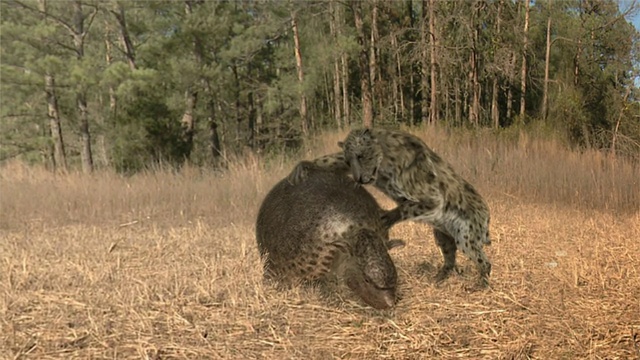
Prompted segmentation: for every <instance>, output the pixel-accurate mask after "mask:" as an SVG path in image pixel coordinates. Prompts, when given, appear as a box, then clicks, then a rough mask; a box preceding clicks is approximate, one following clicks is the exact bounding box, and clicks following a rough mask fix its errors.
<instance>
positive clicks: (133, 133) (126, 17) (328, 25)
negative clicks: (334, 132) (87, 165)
mask: <svg viewBox="0 0 640 360" xmlns="http://www.w3.org/2000/svg"><path fill="white" fill-rule="evenodd" d="M524 1H525V0H518V1H504V0H493V1H480V0H474V1H415V0H402V1H393V2H387V1H380V0H369V1H365V2H363V3H362V19H363V31H364V35H365V36H364V39H360V40H359V39H358V32H357V31H356V26H355V20H354V12H353V8H352V3H351V2H339V1H335V0H329V1H288V2H283V1H242V2H236V1H202V0H186V1H134V0H107V1H84V0H83V1H82V3H80V4H81V9H82V12H81V14H82V15H83V17H84V23H83V31H84V34H83V37H82V39H83V54H82V56H79V55H78V52H77V47H76V45H77V44H76V43H74V37H73V36H71V34H72V31H75V30H77V28H76V27H75V26H76V20H77V17H76V16H75V15H74V14H75V13H74V11H72V8H73V7H74V5H75V4H76V3H77V2H75V1H65V2H62V1H47V2H42V1H37V0H2V1H1V2H0V6H1V11H0V43H1V46H0V56H1V60H0V76H1V78H0V92H1V96H0V117H1V119H0V160H6V159H12V158H16V157H17V158H21V159H23V160H25V161H29V162H32V163H45V164H47V165H50V166H52V167H53V166H54V165H55V162H54V161H53V158H54V155H53V145H54V143H53V142H54V138H53V135H52V132H51V131H52V130H51V129H52V127H51V126H52V120H51V105H52V100H53V99H54V98H55V102H56V105H57V115H58V118H59V122H60V126H61V129H62V138H63V141H64V146H65V152H66V157H67V158H68V163H69V164H70V165H71V166H73V167H79V164H80V154H81V152H82V151H84V150H85V149H84V147H83V146H84V144H85V143H84V142H83V140H82V139H86V138H83V134H84V133H90V136H91V140H90V143H89V144H90V146H92V147H93V152H94V153H95V154H99V155H96V156H95V158H96V160H95V162H96V166H98V167H114V168H116V169H117V170H118V171H122V172H127V173H130V172H136V171H139V170H142V169H145V168H148V167H152V166H155V165H157V164H171V165H172V166H180V165H181V164H183V163H184V162H191V163H195V164H197V165H211V166H220V165H221V164H224V162H225V161H226V159H229V158H232V157H233V155H236V154H241V153H243V152H244V151H246V149H247V148H249V149H251V150H252V151H255V152H263V153H270V152H274V151H290V150H293V151H295V150H296V149H297V148H299V147H300V146H301V145H302V144H303V143H304V140H305V135H304V134H303V132H304V131H308V132H309V134H308V135H307V136H312V135H313V134H314V133H315V132H317V131H320V130H324V129H335V128H338V127H345V126H360V124H362V121H363V119H362V114H363V111H362V100H361V99H362V97H363V95H364V93H363V88H362V87H361V80H362V79H363V77H369V80H370V84H371V89H370V91H371V97H372V102H373V109H374V125H375V126H391V127H397V126H400V125H409V126H413V125H418V124H423V123H425V122H427V121H430V120H429V119H431V118H435V119H437V120H436V121H437V122H438V123H440V124H441V125H442V126H446V127H449V128H460V129H465V128H474V127H498V129H496V130H498V131H500V129H503V130H504V131H505V132H509V128H512V129H528V130H527V131H536V130H535V129H543V128H544V129H551V130H550V131H547V130H545V132H548V133H549V134H550V135H549V136H556V137H559V138H561V139H562V140H563V141H565V142H566V143H567V144H568V145H570V146H575V147H581V148H587V147H590V148H597V149H602V150H606V151H609V150H613V151H616V153H617V154H624V155H629V156H633V157H638V156H639V155H638V154H640V105H638V104H639V103H640V89H639V88H638V85H639V84H640V77H639V74H640V65H639V64H640V51H639V49H640V41H639V40H640V36H639V34H638V30H637V29H635V28H634V27H633V25H631V24H630V22H629V21H628V19H629V17H630V16H631V15H632V14H634V12H637V11H639V10H638V9H629V8H628V6H629V4H625V3H620V2H617V1H612V0H597V1H589V2H584V1H577V0H567V1H536V2H532V3H531V4H530V8H529V26H528V30H527V32H526V33H525V31H524V22H525V9H526V7H525V2H524ZM429 6H434V7H435V9H433V10H434V11H433V14H434V15H433V16H434V18H433V19H431V18H429V14H430V13H431V12H429ZM293 14H295V17H296V20H297V27H298V29H297V30H298V31H297V35H298V39H295V38H294V36H295V34H294V31H293V26H292V15H293ZM549 19H551V28H550V29H551V33H550V37H549V38H550V41H551V44H550V48H549V49H550V54H549V63H548V64H546V63H545V55H546V48H547V24H548V20H549ZM431 22H433V24H434V34H430V33H428V31H429V29H430V28H429V25H430V24H431ZM125 38H128V42H129V44H128V45H127V43H126V42H125ZM525 38H526V39H527V45H526V47H525V43H524V40H525ZM296 40H297V42H298V43H299V49H298V50H299V52H300V55H301V63H300V64H298V63H297V61H296V57H295V52H296V45H295V44H296ZM432 45H434V46H432ZM127 46H129V48H128V47H127ZM363 49H364V50H366V51H365V52H366V54H367V55H366V56H367V61H365V63H366V64H364V65H363V62H362V61H360V60H362V58H359V57H360V56H361V55H362V54H363V52H362V51H361V50H363ZM432 57H433V60H434V61H433V62H432V61H431V60H432ZM523 59H526V66H525V70H526V75H525V79H524V81H525V85H526V87H525V93H523V92H522V89H523V88H522V84H521V81H522V62H523ZM547 65H548V71H549V78H548V80H545V67H546V66H547ZM299 67H300V69H299ZM300 70H301V71H300ZM301 73H302V78H301V77H300V76H301ZM46 76H49V77H50V78H53V79H54V80H55V85H54V91H48V92H47V90H46V88H45V77H46ZM432 76H435V78H434V81H431V80H432V78H431V77H432ZM475 78H477V83H475V82H474V81H475V80H474V79H475ZM545 82H546V85H547V86H546V87H545V86H544V85H545ZM434 86H435V88H434ZM545 88H547V89H548V90H547V91H548V94H547V99H548V104H547V108H548V110H547V112H546V114H543V109H544V105H543V103H544V101H545V100H544V98H545V94H544V89H545ZM432 92H435V93H436V94H437V96H436V98H435V99H436V103H435V104H431V102H432V97H431V96H430V95H431V93H432ZM78 94H85V95H86V102H87V108H86V114H87V116H88V119H89V122H88V129H86V128H84V127H83V123H82V121H81V114H80V106H79V104H78ZM521 97H522V100H524V102H525V103H526V105H525V109H524V116H520V113H521V111H520V106H521V105H520V104H521ZM474 98H477V100H475V99H474ZM302 99H304V102H302ZM474 101H477V106H475V105H474ZM303 109H304V111H306V118H304V119H303V118H302V116H301V115H302V111H303ZM473 111H477V112H478V113H477V114H476V115H477V116H475V117H474V114H473V113H472V112H473ZM432 112H435V113H432ZM496 112H497V113H496ZM434 114H435V115H436V116H435V117H433V116H431V115H434ZM496 115H497V118H496V117H495V116H496ZM303 125H306V127H308V129H306V128H305V126H303Z"/></svg>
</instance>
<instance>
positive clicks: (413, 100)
mask: <svg viewBox="0 0 640 360" xmlns="http://www.w3.org/2000/svg"><path fill="white" fill-rule="evenodd" d="M406 5H407V7H406V12H407V16H406V17H407V18H408V19H409V28H411V29H415V28H416V17H415V16H414V11H413V1H412V0H409V1H407V3H406ZM405 41H406V42H408V43H409V44H416V43H418V44H419V43H420V39H419V38H416V37H415V35H414V34H413V33H412V32H408V33H407V37H406V39H405ZM411 46H413V45H411ZM412 50H413V49H412ZM412 50H409V51H412ZM417 50H418V51H419V50H420V48H417ZM410 64H411V65H410V69H411V70H410V71H411V73H410V75H409V89H410V95H411V97H410V98H409V107H410V113H411V121H410V123H411V124H412V125H417V124H419V123H420V122H421V121H422V97H423V95H424V96H426V94H423V93H422V88H421V87H422V81H421V79H422V69H421V67H420V63H419V62H418V61H411V62H410Z"/></svg>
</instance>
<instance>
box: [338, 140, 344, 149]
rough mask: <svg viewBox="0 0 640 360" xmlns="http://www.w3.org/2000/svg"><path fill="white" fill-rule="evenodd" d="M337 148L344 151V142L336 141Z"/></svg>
mask: <svg viewBox="0 0 640 360" xmlns="http://www.w3.org/2000/svg"><path fill="white" fill-rule="evenodd" d="M338 146H340V149H344V142H342V141H338Z"/></svg>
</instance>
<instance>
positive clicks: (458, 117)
mask: <svg viewBox="0 0 640 360" xmlns="http://www.w3.org/2000/svg"><path fill="white" fill-rule="evenodd" d="M453 87H454V89H453V93H454V94H455V100H454V102H455V124H456V125H461V124H462V99H461V98H460V82H458V81H455V80H454V83H453Z"/></svg>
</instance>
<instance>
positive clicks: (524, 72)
mask: <svg viewBox="0 0 640 360" xmlns="http://www.w3.org/2000/svg"><path fill="white" fill-rule="evenodd" d="M523 2H524V9H525V10H524V33H523V45H522V72H521V73H522V75H521V77H520V121H521V122H523V121H524V115H525V111H526V100H525V98H526V95H527V47H528V45H529V35H528V33H529V0H524V1H523Z"/></svg>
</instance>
